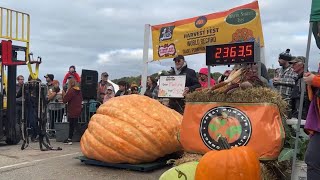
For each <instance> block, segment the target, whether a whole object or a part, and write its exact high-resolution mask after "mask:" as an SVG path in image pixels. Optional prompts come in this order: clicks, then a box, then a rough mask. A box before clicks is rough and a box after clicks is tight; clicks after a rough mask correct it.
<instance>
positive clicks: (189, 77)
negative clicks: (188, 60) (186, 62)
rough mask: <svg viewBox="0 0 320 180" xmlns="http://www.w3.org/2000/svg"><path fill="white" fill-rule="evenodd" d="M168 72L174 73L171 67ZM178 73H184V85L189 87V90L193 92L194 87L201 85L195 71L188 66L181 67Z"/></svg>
mask: <svg viewBox="0 0 320 180" xmlns="http://www.w3.org/2000/svg"><path fill="white" fill-rule="evenodd" d="M169 74H170V75H176V72H175V70H174V68H173V67H171V70H170V72H169ZM178 75H186V87H188V88H189V90H190V92H193V91H194V90H195V89H197V88H199V87H201V85H200V83H199V81H198V78H197V74H196V72H195V71H194V70H193V69H190V68H188V66H184V67H182V69H181V71H180V73H179V74H178Z"/></svg>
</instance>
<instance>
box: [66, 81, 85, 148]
mask: <svg viewBox="0 0 320 180" xmlns="http://www.w3.org/2000/svg"><path fill="white" fill-rule="evenodd" d="M63 103H68V105H67V117H68V122H69V136H68V139H66V140H65V141H63V142H64V143H65V144H69V145H71V144H72V136H73V132H74V128H75V127H76V126H77V123H78V119H79V118H80V116H81V110H82V93H81V90H80V88H79V86H78V85H77V82H76V80H75V79H73V78H72V79H69V81H68V90H67V92H66V93H64V92H63Z"/></svg>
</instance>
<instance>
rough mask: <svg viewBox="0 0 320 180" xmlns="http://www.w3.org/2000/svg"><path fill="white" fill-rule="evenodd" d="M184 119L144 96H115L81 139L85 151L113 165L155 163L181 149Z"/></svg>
mask: <svg viewBox="0 0 320 180" xmlns="http://www.w3.org/2000/svg"><path fill="white" fill-rule="evenodd" d="M181 122H182V116H181V115H180V114H179V113H177V112H176V111H174V110H171V109H169V108H168V107H166V106H163V105H162V104H161V103H159V102H158V101H156V100H154V99H151V98H149V97H146V96H141V95H127V96H120V97H115V98H112V99H110V100H109V101H107V102H106V103H104V104H103V105H101V106H100V107H99V108H98V110H97V113H96V114H95V115H93V116H92V118H91V119H90V122H89V125H88V129H87V130H86V131H85V133H84V134H83V136H82V138H81V142H80V145H81V151H82V153H83V154H84V155H85V156H86V157H88V158H91V159H96V160H99V161H103V162H109V163H132V164H137V163H142V162H151V161H154V160H156V159H157V158H159V157H163V156H165V155H166V154H170V153H173V152H176V151H179V150H181V146H180V143H179V141H178V139H177V134H178V131H179V129H180V125H181Z"/></svg>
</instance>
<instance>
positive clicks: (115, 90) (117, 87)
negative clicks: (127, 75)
mask: <svg viewBox="0 0 320 180" xmlns="http://www.w3.org/2000/svg"><path fill="white" fill-rule="evenodd" d="M108 82H109V83H110V84H112V85H113V87H114V92H115V93H116V92H117V91H118V90H119V86H118V85H117V84H116V83H114V82H112V81H111V80H109V79H108Z"/></svg>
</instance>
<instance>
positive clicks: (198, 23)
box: [194, 16, 207, 28]
mask: <svg viewBox="0 0 320 180" xmlns="http://www.w3.org/2000/svg"><path fill="white" fill-rule="evenodd" d="M206 23H207V18H206V17H205V16H200V17H199V18H198V19H197V20H196V21H195V22H194V25H195V26H196V27H197V28H202V27H203V26H204V25H205V24H206Z"/></svg>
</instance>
